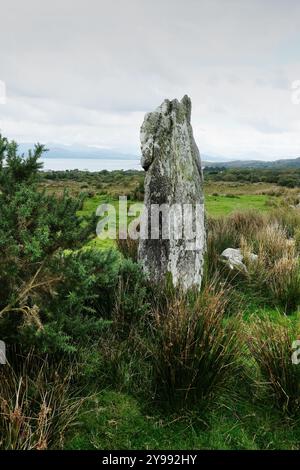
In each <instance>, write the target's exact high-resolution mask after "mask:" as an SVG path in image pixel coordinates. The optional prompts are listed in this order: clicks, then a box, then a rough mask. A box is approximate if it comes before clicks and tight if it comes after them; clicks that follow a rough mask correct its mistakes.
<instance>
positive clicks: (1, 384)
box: [0, 353, 82, 450]
mask: <svg viewBox="0 0 300 470" xmlns="http://www.w3.org/2000/svg"><path fill="white" fill-rule="evenodd" d="M14 362H15V364H14V367H12V366H10V365H9V364H6V365H2V366H1V368H0V448H1V449H2V450H33V449H35V450H44V449H51V448H60V447H62V446H63V442H64V436H65V432H66V431H67V429H68V428H69V427H70V425H71V424H72V422H74V420H75V419H76V414H77V412H78V410H79V408H80V406H81V404H82V399H78V398H76V397H74V392H71V379H72V370H71V369H70V370H69V371H68V372H64V369H63V367H62V364H55V365H53V364H51V363H50V362H49V361H48V360H47V359H40V358H39V357H37V356H36V355H34V354H33V353H30V354H28V355H27V356H26V357H25V358H24V357H22V356H20V355H17V356H16V357H15V358H14Z"/></svg>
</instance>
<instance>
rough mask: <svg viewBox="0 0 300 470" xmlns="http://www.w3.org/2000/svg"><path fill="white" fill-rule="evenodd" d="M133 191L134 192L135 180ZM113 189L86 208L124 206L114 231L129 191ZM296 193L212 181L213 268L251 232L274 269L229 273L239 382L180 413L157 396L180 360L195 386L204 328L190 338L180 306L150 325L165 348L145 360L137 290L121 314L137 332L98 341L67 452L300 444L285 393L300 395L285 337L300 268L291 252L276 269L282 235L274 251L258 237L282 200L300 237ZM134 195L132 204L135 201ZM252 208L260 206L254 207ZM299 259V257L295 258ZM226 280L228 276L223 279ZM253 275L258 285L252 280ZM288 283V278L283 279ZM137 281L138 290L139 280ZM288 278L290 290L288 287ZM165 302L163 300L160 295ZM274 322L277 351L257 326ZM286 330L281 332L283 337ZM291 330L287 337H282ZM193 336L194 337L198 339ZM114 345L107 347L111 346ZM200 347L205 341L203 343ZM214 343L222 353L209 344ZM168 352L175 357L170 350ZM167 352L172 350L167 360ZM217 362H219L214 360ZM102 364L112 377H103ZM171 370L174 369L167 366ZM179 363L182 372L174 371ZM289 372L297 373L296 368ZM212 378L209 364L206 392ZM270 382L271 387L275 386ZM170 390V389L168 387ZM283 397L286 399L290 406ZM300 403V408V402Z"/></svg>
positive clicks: (289, 233)
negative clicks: (292, 200) (121, 198)
mask: <svg viewBox="0 0 300 470" xmlns="http://www.w3.org/2000/svg"><path fill="white" fill-rule="evenodd" d="M130 188H131V189H132V188H133V185H132V186H131V187H130ZM106 190H107V194H97V191H96V193H95V194H94V195H92V196H91V195H90V196H89V197H88V199H87V200H86V201H85V204H84V207H83V210H82V211H81V212H80V213H79V215H88V214H92V213H95V212H96V209H97V207H98V206H99V205H100V204H103V203H111V204H112V205H113V206H114V207H115V209H116V216H117V220H116V224H115V226H112V229H113V230H114V229H118V225H119V220H120V216H122V215H124V213H121V214H120V213H119V211H118V199H117V196H118V194H122V191H121V192H120V186H119V185H117V184H115V183H114V184H113V185H112V186H107V187H106ZM99 192H100V191H99ZM123 193H124V192H123ZM293 194H294V193H293V191H292V190H291V191H290V190H288V189H286V188H285V189H284V190H281V189H280V190H278V187H276V186H274V185H270V184H265V183H257V184H248V183H246V184H244V183H242V184H240V183H226V182H220V183H208V184H206V185H205V196H206V199H205V203H206V211H207V213H208V215H209V216H211V218H213V219H214V222H213V223H211V226H210V238H211V250H210V252H209V254H210V264H211V265H212V264H213V263H212V259H213V256H215V260H216V263H215V266H214V267H215V269H216V271H217V270H218V269H219V266H218V262H217V261H218V259H219V254H220V252H221V251H222V250H223V248H226V247H228V246H234V247H237V246H240V245H239V243H240V242H241V237H242V238H243V240H244V244H245V247H246V244H247V243H248V244H249V249H250V248H251V249H252V248H253V251H254V252H259V249H260V251H261V252H262V253H264V257H263V258H264V260H265V266H266V268H265V272H262V267H263V266H260V268H261V269H260V271H261V272H260V273H259V272H256V271H253V273H252V271H250V269H249V276H248V277H247V278H246V279H244V278H243V277H242V276H240V277H239V278H238V279H235V278H233V279H231V280H230V279H226V282H227V281H228V282H229V283H230V282H231V287H232V293H233V295H234V296H233V300H230V301H229V306H228V308H227V307H226V315H227V316H225V317H224V319H222V322H221V323H220V326H221V327H222V329H223V327H228V326H229V325H230V322H234V321H235V320H236V318H235V316H236V314H237V312H238V311H240V310H242V318H241V320H239V329H238V333H239V334H240V335H241V340H242V343H243V344H242V347H241V351H240V356H239V361H240V362H238V366H239V367H240V369H239V368H238V370H237V372H234V373H233V374H232V375H233V376H234V380H235V384H231V383H230V384H229V381H228V385H230V386H228V388H227V387H225V388H219V389H218V390H217V393H216V394H214V395H213V400H207V406H205V407H203V406H202V405H201V401H200V400H199V399H198V398H199V394H197V400H196V403H194V402H193V406H188V407H183V409H182V408H178V409H176V412H175V407H173V408H172V407H170V406H168V405H167V403H166V401H163V400H161V402H162V403H163V404H164V406H159V398H157V397H158V396H159V393H157V392H158V391H159V390H158V387H159V384H160V385H161V384H163V383H164V381H167V382H168V383H170V382H171V380H165V378H166V377H167V379H169V376H170V377H171V379H172V380H173V377H175V375H174V373H173V372H174V367H176V370H175V372H176V373H177V376H178V373H179V374H181V375H180V379H181V378H183V379H186V378H187V379H188V378H189V376H188V374H189V373H190V374H191V376H192V379H193V380H192V381H191V383H192V385H193V386H194V382H195V377H196V376H195V371H197V370H200V368H199V367H198V363H196V365H195V361H196V359H195V358H192V360H190V359H191V358H190V357H189V352H190V351H192V352H194V349H193V348H194V346H195V347H196V346H197V341H199V334H198V332H197V335H194V336H193V335H191V332H192V333H193V331H192V330H191V324H188V325H187V328H186V331H187V332H188V334H185V329H184V327H185V323H184V322H183V323H182V324H180V323H179V324H178V325H177V324H176V322H177V321H178V312H177V311H176V312H175V315H174V318H172V316H171V315H170V312H169V316H168V317H167V318H166V319H160V318H158V319H159V327H160V329H159V328H157V329H156V330H155V328H154V335H153V338H152V337H151V334H150V330H149V331H148V330H147V331H144V334H145V335H148V336H147V339H149V343H150V344H151V345H152V346H153V347H154V346H155V344H156V343H157V344H158V347H159V349H158V350H156V351H155V354H153V353H152V351H151V348H148V349H147V354H146V355H145V357H139V350H138V348H137V349H136V350H135V347H136V346H135V342H137V340H139V339H140V338H141V337H140V336H139V334H140V333H141V331H140V330H143V328H144V327H145V325H144V323H143V322H142V323H141V324H140V326H139V327H137V326H136V325H137V324H138V321H137V320H136V318H135V317H134V315H135V314H136V313H137V311H138V309H139V308H142V307H143V306H145V302H146V301H144V299H143V298H142V296H141V295H134V296H133V295H132V294H131V296H130V299H131V302H132V303H133V304H134V306H133V307H132V305H131V304H130V305H129V306H128V305H127V304H126V296H124V298H123V297H122V298H121V297H120V299H121V301H120V302H119V304H117V305H116V308H115V310H116V312H117V313H118V315H116V317H117V323H118V325H120V324H121V323H122V321H123V323H124V322H125V323H126V322H127V323H128V331H127V330H126V331H125V329H124V328H123V329H122V331H123V333H124V335H121V334H120V332H119V331H117V333H118V334H117V333H116V332H114V331H111V337H110V336H109V337H107V338H102V339H101V342H102V349H101V346H99V347H98V345H97V346H96V347H95V348H96V353H95V357H96V359H97V360H96V359H94V363H93V367H94V368H93V367H92V372H91V376H93V380H92V381H91V382H90V384H89V385H90V387H91V388H92V390H94V391H95V394H94V396H93V397H92V398H90V399H89V400H87V401H86V402H85V405H84V408H83V409H82V410H81V411H80V414H79V416H78V420H77V424H76V426H75V427H73V428H72V429H71V430H70V431H69V433H68V435H67V440H66V442H65V448H66V449H112V450H113V449H170V450H171V449H182V450H184V449H218V450H219V449H220V450H221V449H233V450H234V449H237V450H241V449H253V450H255V449H257V450H258V449H291V450H292V449H293V450H295V449H298V450H299V449H300V444H299V443H300V420H299V416H298V415H297V416H293V417H292V418H291V416H290V415H289V414H287V413H286V408H287V405H286V403H285V401H284V399H282V396H281V394H280V391H281V390H282V389H283V394H284V396H286V395H287V394H288V393H287V392H288V391H289V390H290V396H291V397H292V398H293V400H294V396H295V395H296V394H297V393H298V389H297V380H298V378H297V377H298V376H297V377H296V379H295V380H294V375H293V374H292V373H293V372H294V371H293V369H291V367H290V364H289V362H288V361H289V359H290V356H289V354H290V351H289V346H288V345H287V344H286V338H289V334H288V332H291V331H292V330H293V329H297V328H298V325H299V315H300V312H299V311H298V312H297V310H295V305H297V302H298V300H299V295H298V294H299V293H298V289H297V285H296V284H297V282H298V279H299V277H296V278H295V279H296V283H294V282H290V283H289V284H288V283H287V282H286V280H287V279H289V277H288V275H289V269H288V268H289V267H290V266H291V263H290V258H288V257H287V256H286V257H285V258H286V259H287V263H286V264H285V265H283V264H282V263H280V265H278V266H277V265H276V272H275V271H274V272H273V271H272V269H273V268H272V266H273V265H275V264H276V263H274V259H273V258H272V252H271V253H269V251H270V250H271V248H272V247H273V246H274V250H275V251H274V253H275V254H276V256H277V255H280V256H281V257H283V251H284V250H283V248H284V245H282V244H281V245H280V243H279V242H280V240H278V237H277V238H276V240H275V242H274V243H273V244H271V243H270V241H268V243H267V247H266V249H268V253H267V252H266V249H264V250H263V249H262V244H263V241H264V240H266V239H267V237H266V234H264V235H263V240H260V239H259V237H258V236H257V234H259V233H261V229H262V226H261V224H263V225H264V224H266V223H267V220H269V221H270V220H271V217H273V216H272V211H273V210H274V208H276V207H278V206H280V205H282V203H284V202H285V205H282V214H281V215H280V221H279V222H280V224H281V226H283V227H284V230H285V231H286V237H285V236H283V237H282V238H283V239H284V243H286V242H287V241H288V240H289V239H290V237H293V236H295V238H296V234H297V233H298V232H297V230H298V231H299V230H300V229H299V218H298V216H297V217H296V215H297V214H296V212H295V211H294V210H293V209H292V210H291V209H288V210H287V208H288V205H289V202H288V197H290V196H292V195H293ZM134 202H135V201H128V204H129V205H130V204H132V203H134ZM249 210H252V212H251V213H250V212H249ZM260 214H262V216H263V217H262V216H261V215H260ZM295 214H296V215H295ZM222 216H223V219H224V220H223V219H222ZM228 216H229V217H228ZM278 217H279V215H278V211H277V210H276V211H275V212H274V218H275V221H278V220H279V219H278ZM299 233H300V232H299ZM246 242H247V243H246ZM252 242H253V243H254V245H253V246H252V245H251V243H252ZM89 245H90V246H91V245H96V246H97V247H99V248H107V247H115V248H116V243H115V241H114V240H111V239H106V240H100V239H99V238H95V239H94V240H93V241H92V242H90V243H89ZM223 245H224V247H223ZM296 256H297V255H295V256H293V257H292V258H293V259H294V258H295V259H296ZM269 261H270V262H269ZM275 261H276V260H275ZM270 266H271V267H270ZM248 268H249V266H248ZM274 269H275V268H274ZM295 272H296V271H295ZM266 273H272V276H271V277H270V278H268V282H267V285H265V284H263V283H262V282H261V277H260V276H259V274H261V275H263V277H264V278H265V280H266V276H265V274H266ZM220 279H221V278H220ZM222 280H224V279H223V278H222ZM248 280H249V285H248V284H247V282H248ZM280 280H282V281H283V282H281V283H280V282H279V281H280ZM292 280H293V279H292ZM272 282H273V283H274V286H275V287H274V289H275V288H276V290H274V289H273V291H272V292H271V294H270V293H269V290H271V288H273V284H272ZM294 284H295V285H294ZM136 285H137V291H138V293H139V292H140V291H139V289H140V286H139V284H138V280H137V281H136ZM287 285H289V286H290V287H289V291H288V292H287V293H286V286H287ZM282 287H283V289H282ZM279 288H280V291H279ZM261 291H263V292H261ZM135 294H136V293H135ZM263 294H264V295H263ZM267 294H268V295H267ZM275 294H276V295H275ZM270 295H271V297H272V298H274V302H270V298H268V297H270ZM293 295H294V297H295V299H296V300H295V302H294V303H293V305H292V308H291V311H290V312H289V315H288V316H287V315H286V308H285V305H281V304H282V303H283V304H286V299H285V296H286V297H287V298H288V299H290V298H291V297H292V296H293ZM280 298H283V300H284V301H283V302H279V300H280ZM159 299H160V298H159ZM168 300H170V297H168ZM156 301H157V302H160V300H158V299H156ZM218 313H220V309H218ZM142 315H143V313H142V314H141V315H136V317H137V318H140V317H141V318H142ZM120 319H122V321H120ZM172 320H173V323H172ZM265 321H266V322H270V324H271V327H272V325H275V326H274V328H275V330H274V331H273V329H272V328H271V327H270V329H269V330H266V331H265V334H266V335H267V336H268V335H270V336H271V333H272V334H273V338H275V339H274V341H273V343H272V342H268V348H266V347H265V344H264V341H265V340H266V338H265V336H260V332H263V330H262V329H261V328H260V326H257V327H256V325H260V324H261V323H263V322H265ZM125 323H124V324H125ZM168 323H170V328H169V329H168V330H167V333H168V334H166V335H165V338H163V339H164V340H165V341H164V342H161V343H159V338H160V336H159V335H160V334H162V333H163V332H162V330H161V328H162V324H163V325H166V324H168ZM267 324H268V325H269V323H267ZM154 326H155V323H154ZM176 326H178V332H179V333H178V334H177V336H176ZM192 326H193V325H192ZM277 331H279V333H280V334H279V333H278V334H277ZM282 331H283V332H284V334H281V332H282ZM298 331H299V329H298ZM171 333H172V334H171ZM275 333H276V334H275ZM285 334H286V336H285ZM118 335H119V336H118ZM188 335H191V339H190V336H188ZM252 335H254V336H252ZM276 335H277V336H276ZM181 337H182V338H183V341H185V340H186V339H188V340H189V341H186V344H187V347H185V343H184V342H183V341H181V343H182V344H183V347H181V343H180V344H179V346H180V347H178V343H176V340H177V339H178V338H179V339H180V340H181V339H182V338H181ZM207 338H212V340H213V334H211V332H210V333H209V334H208V335H204V340H205V339H206V340H207ZM249 338H250V340H251V342H252V344H253V345H254V346H255V348H254V351H252V352H251V347H250V346H249V344H248V343H247V340H249ZM282 338H283V339H282ZM288 341H290V338H289V339H288ZM208 343H209V341H208ZM222 343H223V339H222ZM105 344H106V346H107V348H106V350H105V348H104V347H103V345H105ZM138 344H139V346H138V347H139V348H142V349H143V350H144V349H145V348H144V344H140V343H138ZM200 346H201V348H202V346H203V344H201V345H200ZM284 347H286V349H285V348H284ZM262 348H264V351H263V352H264V354H261V349H262ZM208 350H209V351H211V350H213V347H212V346H211V344H210V343H209V344H208ZM186 351H187V353H186ZM166 352H167V354H165V353H166ZM279 353H280V354H281V356H282V357H280V354H279ZM105 354H106V355H105ZM162 354H165V356H164V357H163V360H162V358H161V356H162ZM153 357H154V358H155V360H156V362H158V365H159V370H158V372H159V373H158V374H157V376H158V377H159V380H156V381H154V385H155V387H153V384H152V382H151V380H153V377H152V373H153V371H154V372H155V363H154V366H153ZM137 358H139V360H137ZM185 358H187V360H186V362H184V360H185ZM177 359H178V360H177ZM205 360H206V363H205V364H204V365H207V364H208V366H209V367H208V370H211V369H212V367H211V366H210V364H209V363H208V361H207V359H205ZM151 361H152V362H151ZM176 361H177V362H176ZM86 362H87V364H86V367H87V368H88V365H89V357H88V356H86ZM154 362H155V361H154ZM213 363H214V364H215V361H213ZM191 364H192V366H191ZM278 364H279V365H278ZM282 364H283V365H284V367H282ZM103 367H104V368H105V371H106V376H105V375H104V374H103V371H102V368H103ZM163 367H165V369H164V370H163ZM171 367H172V368H173V369H172V370H171V372H170V373H169V369H170V368H171ZM189 367H190V369H191V370H189ZM297 367H300V366H297ZM94 369H95V370H94ZM283 369H284V370H283ZM144 370H145V371H146V372H144ZM282 370H283V372H282V373H281V371H282ZM285 371H289V375H288V374H287V373H285ZM147 373H148V374H149V376H147ZM206 373H207V372H206ZM93 374H94V375H93ZM168 374H169V375H168ZM268 374H269V375H268ZM286 377H287V378H286ZM203 379H205V370H204V369H203V368H201V373H200V374H199V384H197V386H198V385H199V390H200V391H201V387H203ZM272 381H273V383H272ZM279 381H280V383H279ZM182 382H183V383H182ZM278 383H279V392H278V388H277V385H278ZM145 384H146V385H145ZM147 384H148V388H147ZM151 384H152V385H151ZM268 384H269V386H267V385H268ZM270 384H271V386H270ZM290 384H291V385H290ZM171 385H172V384H171ZM188 385H189V384H188ZM104 387H106V388H105V390H103V388H104ZM167 388H168V390H169V389H170V386H169V385H168V384H167ZM182 388H184V389H185V388H186V383H185V382H184V380H181V381H179V382H176V383H175V385H174V393H177V392H178V390H181V389H182ZM89 390H90V389H89ZM295 390H296V391H295ZM289 400H290V399H289ZM168 401H170V400H168ZM276 401H277V405H276ZM294 401H295V400H294ZM282 403H283V406H281V405H282ZM278 404H279V405H280V406H278ZM296 405H297V411H298V401H297V402H296ZM293 410H294V407H293Z"/></svg>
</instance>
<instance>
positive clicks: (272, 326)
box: [248, 319, 300, 415]
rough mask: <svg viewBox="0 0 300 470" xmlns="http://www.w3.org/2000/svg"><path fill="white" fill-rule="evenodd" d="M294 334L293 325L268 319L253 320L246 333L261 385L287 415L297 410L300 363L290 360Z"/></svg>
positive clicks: (299, 388) (294, 413) (299, 400)
mask: <svg viewBox="0 0 300 470" xmlns="http://www.w3.org/2000/svg"><path fill="white" fill-rule="evenodd" d="M298 334H299V331H298ZM295 338H296V332H295V331H293V329H290V328H288V326H287V325H284V324H280V323H276V322H274V321H271V320H269V319H261V320H257V321H256V323H255V325H254V326H253V327H252V332H251V334H250V335H249V337H248V344H249V349H250V351H251V353H252V355H253V357H254V359H255V361H256V363H257V365H258V367H259V370H260V373H261V379H262V382H261V385H262V384H263V385H264V386H266V387H267V389H268V390H269V391H270V393H271V395H272V396H273V399H274V403H275V404H276V406H277V407H278V408H279V409H280V410H282V411H283V412H284V413H287V414H290V415H296V414H297V412H299V410H300V366H299V365H296V364H293V362H292V352H293V349H292V344H293V341H294V340H295Z"/></svg>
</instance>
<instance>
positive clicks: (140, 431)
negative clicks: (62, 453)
mask: <svg viewBox="0 0 300 470" xmlns="http://www.w3.org/2000/svg"><path fill="white" fill-rule="evenodd" d="M148 408H149V406H148ZM299 442H300V428H299V426H292V425H291V423H290V422H289V421H285V420H284V419H283V418H282V416H281V415H280V414H279V413H276V412H274V411H273V410H271V412H270V411H269V410H268V409H267V408H265V407H260V408H257V409H256V410H255V411H254V410H253V406H252V404H251V397H250V396H248V397H245V396H244V394H243V393H241V395H240V397H239V398H238V402H237V403H235V404H233V403H232V402H230V400H228V399H224V400H223V401H222V400H221V401H220V402H219V404H218V406H217V407H216V408H215V409H214V410H213V411H212V412H211V413H207V415H206V416H204V417H203V418H201V419H200V418H199V416H198V415H197V413H196V412H186V413H183V414H181V415H178V414H177V415H167V416H166V415H165V416H162V415H160V414H156V413H153V411H152V412H150V411H149V409H147V408H144V409H143V408H142V406H141V404H140V403H139V402H138V401H137V400H136V399H134V398H133V397H131V396H129V395H127V394H124V393H120V392H115V391H108V390H106V391H104V392H101V393H99V394H97V395H96V396H94V397H93V399H91V400H90V401H89V402H88V403H87V405H86V407H85V409H84V410H83V411H82V412H81V414H80V416H79V419H78V424H77V427H76V428H73V430H72V432H71V433H69V436H68V439H67V442H66V445H65V449H73V450H78V449H82V450H92V449H111V450H115V449H127V450H128V449H145V450H147V449H153V450H155V449H168V450H176V449H182V450H185V449H202V450H204V449H215V450H223V449H224V450H228V449H232V450H235V449H236V450H242V449H249V450H259V449H269V450H271V449H293V450H296V449H298V450H299V449H300V444H299Z"/></svg>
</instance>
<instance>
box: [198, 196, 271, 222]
mask: <svg viewBox="0 0 300 470" xmlns="http://www.w3.org/2000/svg"><path fill="white" fill-rule="evenodd" d="M268 200H269V197H268V196H266V195H263V194H259V195H255V194H243V195H240V196H235V197H232V196H228V195H227V196H226V195H224V196H223V195H218V196H214V195H212V194H209V195H207V196H206V199H205V204H206V210H207V213H208V215H211V216H213V217H220V216H224V215H228V214H231V213H232V212H236V211H239V212H240V211H245V210H250V209H252V210H257V211H260V212H266V211H268V210H270V206H268V205H267V201H268Z"/></svg>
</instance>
